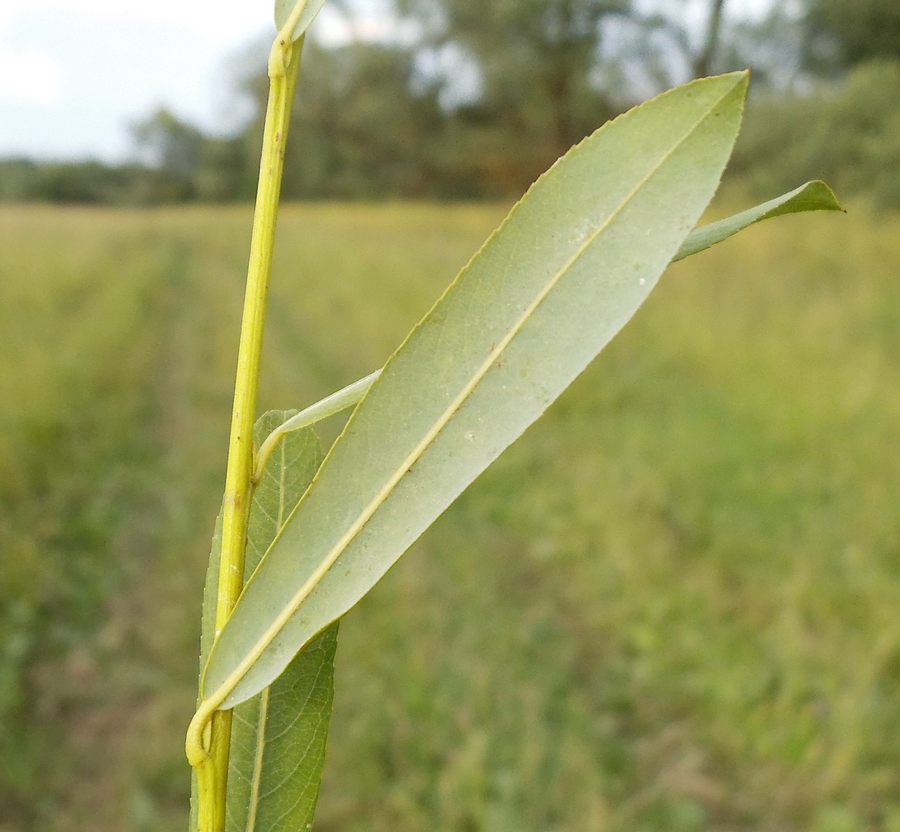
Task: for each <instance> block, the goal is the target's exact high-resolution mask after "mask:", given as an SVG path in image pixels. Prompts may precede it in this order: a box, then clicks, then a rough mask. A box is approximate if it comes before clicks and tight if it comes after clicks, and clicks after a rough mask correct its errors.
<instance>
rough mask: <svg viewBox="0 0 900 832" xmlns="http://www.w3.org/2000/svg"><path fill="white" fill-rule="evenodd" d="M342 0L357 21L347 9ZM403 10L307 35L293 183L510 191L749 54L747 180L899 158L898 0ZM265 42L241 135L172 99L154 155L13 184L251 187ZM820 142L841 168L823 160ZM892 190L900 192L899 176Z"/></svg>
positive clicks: (151, 138)
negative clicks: (370, 36)
mask: <svg viewBox="0 0 900 832" xmlns="http://www.w3.org/2000/svg"><path fill="white" fill-rule="evenodd" d="M335 8H337V9H339V10H341V12H342V14H343V15H345V22H346V24H347V29H348V30H351V31H352V29H353V24H354V17H353V12H352V9H351V8H348V7H347V6H346V5H342V4H337V5H336V6H335ZM393 9H394V14H395V16H396V19H397V20H398V21H402V22H403V24H404V26H403V30H402V31H403V32H406V33H412V34H411V35H408V36H404V37H402V38H401V37H398V38H395V39H394V40H391V41H387V42H383V41H382V42H371V41H366V40H364V39H352V38H351V39H349V40H348V41H347V42H346V43H343V44H342V45H337V46H335V45H329V46H326V45H324V44H322V43H321V42H319V41H317V40H316V39H315V38H314V37H311V38H309V39H308V42H307V45H306V47H305V50H304V55H303V83H302V84H301V85H300V89H299V92H298V99H297V102H296V106H295V114H294V118H293V120H292V125H291V141H290V143H289V145H288V151H287V152H288V156H287V159H286V164H285V179H284V185H283V192H284V195H285V197H286V198H385V197H420V198H449V199H463V198H475V197H477V198H485V197H486V198H492V197H496V198H507V197H509V196H511V195H515V194H518V193H521V191H522V190H523V189H524V188H525V187H527V185H528V184H529V183H530V182H531V181H533V179H534V178H535V177H536V176H537V175H538V174H539V173H540V172H541V171H543V170H545V169H546V168H547V167H548V166H549V165H550V164H552V162H553V161H554V160H555V159H556V158H558V157H559V156H560V155H562V153H564V152H565V151H566V149H567V148H568V147H570V146H571V145H572V144H573V143H575V142H577V141H578V140H580V139H581V138H582V137H584V136H585V135H587V134H589V133H590V132H592V131H593V130H594V129H596V128H597V127H598V126H599V125H600V124H602V123H603V122H604V121H606V120H607V119H609V118H612V117H614V116H615V115H616V114H618V113H620V112H622V111H623V110H625V109H626V108H627V107H629V106H630V105H631V104H633V103H634V102H635V101H637V100H640V99H642V98H645V97H647V96H649V95H652V94H653V93H655V92H658V91H660V90H662V89H665V88H667V87H669V86H672V85H674V84H677V83H680V82H682V81H685V80H687V79H689V78H691V77H700V76H703V75H708V74H711V73H714V72H720V71H727V70H730V69H736V68H742V67H746V66H750V67H752V68H753V69H754V74H755V84H754V86H755V89H756V100H755V101H754V102H752V103H751V108H750V112H749V117H748V130H747V134H748V138H747V139H746V140H744V142H743V143H742V144H741V145H740V146H739V148H738V152H737V159H736V162H737V168H738V170H741V171H744V172H745V174H746V175H747V176H748V177H749V178H750V180H752V181H759V182H761V183H762V182H765V184H766V185H769V184H778V183H777V182H776V180H778V177H779V175H780V174H779V170H780V169H781V168H780V167H779V165H778V164H777V163H775V164H774V166H773V157H772V154H773V152H774V153H776V154H779V155H780V157H783V158H784V160H785V161H784V165H783V166H782V167H785V168H786V167H787V166H788V165H789V164H792V165H793V166H794V168H795V170H794V171H793V173H788V172H787V170H785V174H784V175H785V177H788V176H790V178H791V180H792V181H793V179H796V177H797V175H799V174H800V171H797V170H796V168H798V167H799V168H800V169H801V170H802V172H803V173H807V172H808V173H809V174H810V175H830V176H831V178H832V179H835V181H836V182H837V184H839V185H840V184H841V177H842V176H843V177H844V178H845V179H846V178H847V177H846V176H844V174H843V173H841V171H843V169H844V167H845V166H847V165H850V166H851V167H852V166H853V165H854V164H855V165H856V167H857V168H859V167H860V166H861V165H862V166H863V167H865V168H866V169H867V170H868V171H869V172H868V173H865V172H862V173H861V172H860V171H859V170H857V171H855V172H854V173H853V175H852V176H851V177H850V179H851V180H852V181H851V184H852V185H853V187H854V188H857V189H859V188H864V187H865V186H866V181H868V180H869V179H873V180H874V179H876V178H877V175H876V169H877V168H878V167H879V166H880V165H883V164H884V163H885V162H886V161H887V162H890V161H891V160H893V159H894V158H895V157H896V160H897V161H898V162H900V138H897V136H898V134H900V130H898V129H897V119H898V118H900V115H898V113H900V96H897V97H893V95H894V92H895V91H897V92H900V81H897V80H896V76H897V72H900V70H897V67H900V4H898V3H896V0H801V2H799V4H798V3H789V2H787V0H776V2H773V3H772V4H771V5H770V7H769V8H768V11H767V12H766V13H765V14H763V15H761V16H758V17H756V18H746V17H739V16H737V15H736V14H735V13H734V12H733V11H732V10H731V9H730V7H729V2H728V0H705V2H703V0H669V2H664V1H663V0H659V2H655V3H654V2H652V0H487V1H486V2H485V0H395V2H394V6H393ZM258 58H259V59H258V60H256V61H254V62H250V61H248V64H249V63H253V65H254V66H255V67H258V68H259V69H258V70H257V69H255V70H253V71H251V72H249V73H247V74H245V75H244V76H243V77H241V78H240V79H239V80H238V82H237V84H236V89H235V95H236V96H242V97H244V98H246V99H247V100H249V101H250V102H251V104H252V106H251V108H250V111H251V112H252V116H251V117H250V118H248V119H247V121H246V123H245V124H244V125H243V127H242V128H241V129H240V130H239V131H237V132H236V133H234V134H233V135H231V136H228V137H224V138H223V137H218V136H212V135H208V134H207V133H205V132H204V131H202V130H201V129H199V128H198V127H196V126H195V125H192V124H190V123H188V122H186V121H184V120H182V119H179V118H178V117H176V116H175V115H174V114H172V113H171V112H169V111H168V110H165V109H161V110H159V111H158V112H156V113H153V114H152V115H150V116H149V117H147V118H146V119H144V120H143V121H142V122H140V123H139V124H136V125H134V127H133V129H132V136H133V140H134V145H135V149H136V151H137V153H136V157H137V158H140V159H142V160H143V161H141V162H137V161H135V162H131V163H128V164H124V165H117V166H110V165H104V164H101V163H99V162H80V163H37V162H33V161H29V160H25V159H13V160H6V161H0V199H5V200H12V199H40V200H47V201H57V202H88V203H90V202H94V203H112V204H148V203H163V202H183V201H193V200H199V201H240V200H249V199H252V197H253V194H254V192H255V176H256V174H255V171H256V169H257V164H258V158H259V140H260V139H259V136H260V134H261V120H262V117H263V112H264V103H265V96H266V90H267V79H266V77H265V74H264V71H263V70H262V68H263V67H265V59H264V53H260V55H259V56H258ZM873 66H874V67H875V68H874V69H873ZM895 84H896V86H895ZM860 95H862V101H860ZM869 105H871V108H870V107H869ZM857 111H864V112H862V113H858V112H857ZM798 114H799V115H802V116H803V123H802V124H800V123H798V120H797V119H796V118H792V116H795V115H798ZM835 130H838V131H839V132H841V134H842V138H841V140H840V141H839V142H838V143H837V144H838V145H839V147H840V149H841V152H840V153H837V154H836V151H835V142H834V141H833V140H832V139H833V137H832V136H830V135H829V133H830V132H833V131H835ZM815 131H819V134H820V135H819V137H818V139H813V138H810V136H811V133H813V132H815ZM873 135H874V136H876V141H875V145H876V146H877V147H876V149H875V151H874V155H873V151H871V147H872V136H873ZM773 142H774V144H773ZM879 142H880V144H879ZM798 146H799V149H798ZM866 148H869V151H866ZM867 152H868V156H866V153H867ZM804 153H805V154H806V156H805V157H804ZM817 153H818V154H820V155H821V154H824V156H827V159H824V161H823V162H822V165H823V166H824V167H825V168H827V169H823V170H821V171H819V170H817V169H816V165H817V164H818V162H817V158H818V157H817V156H816V154H817ZM860 154H862V156H863V157H866V158H864V159H861V158H860ZM798 157H803V158H798ZM869 157H871V158H869ZM898 167H900V166H898ZM895 169H897V168H895ZM761 171H762V173H763V174H764V173H765V171H768V177H766V176H765V175H762V174H761ZM836 171H837V173H836ZM882 171H883V169H882ZM895 178H896V177H895ZM863 180H865V181H863ZM888 190H889V195H888V201H892V200H893V199H894V197H893V196H892V194H894V193H895V192H896V194H897V196H896V204H900V185H897V184H896V183H894V184H893V185H892V186H891V187H890V188H889V189H888Z"/></svg>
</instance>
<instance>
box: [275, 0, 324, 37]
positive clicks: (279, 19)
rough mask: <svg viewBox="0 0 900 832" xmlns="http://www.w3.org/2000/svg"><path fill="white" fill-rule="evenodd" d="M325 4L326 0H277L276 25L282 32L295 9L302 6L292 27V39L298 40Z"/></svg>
mask: <svg viewBox="0 0 900 832" xmlns="http://www.w3.org/2000/svg"><path fill="white" fill-rule="evenodd" d="M324 5H325V0H299V2H298V1H297V0H275V27H276V28H277V29H278V31H279V32H280V31H281V30H282V29H283V28H284V27H285V26H286V25H287V24H288V21H289V20H290V18H291V14H292V13H293V12H294V10H295V9H296V8H297V7H298V6H301V7H302V10H301V11H300V14H299V17H297V21H296V23H295V24H294V27H293V28H292V29H291V40H297V38H299V37H300V35H302V34H303V33H304V32H305V31H306V30H307V29H308V28H309V24H310V23H312V22H313V20H315V19H316V15H317V14H318V13H319V12H320V11H322V6H324Z"/></svg>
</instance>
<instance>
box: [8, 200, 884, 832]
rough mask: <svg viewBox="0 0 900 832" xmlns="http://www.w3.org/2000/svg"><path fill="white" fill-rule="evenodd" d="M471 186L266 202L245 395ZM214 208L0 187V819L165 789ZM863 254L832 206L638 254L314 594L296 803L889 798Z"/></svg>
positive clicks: (219, 321)
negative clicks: (498, 412) (487, 442)
mask: <svg viewBox="0 0 900 832" xmlns="http://www.w3.org/2000/svg"><path fill="white" fill-rule="evenodd" d="M502 214H503V211H502V210H501V209H499V208H496V207H489V206H488V207H446V206H445V207H436V206H430V205H401V204H397V205H391V204H388V205H380V206H360V205H355V206H344V205H321V206H288V207H287V208H286V210H285V212H284V214H283V216H282V220H281V223H280V228H279V233H280V237H279V243H278V246H277V251H276V265H275V278H274V284H273V306H272V313H271V317H270V329H269V332H268V335H267V342H266V348H265V354H264V376H265V377H264V382H263V390H262V399H263V406H264V407H299V406H303V405H305V404H308V403H310V402H311V401H313V400H315V399H316V398H318V397H320V396H322V395H324V394H326V393H328V392H330V391H331V390H333V389H335V388H336V387H338V386H340V385H342V384H345V383H348V382H350V381H352V380H354V379H355V378H357V377H359V376H361V375H363V374H364V373H366V372H369V371H371V370H373V369H375V368H376V367H378V366H380V365H381V364H382V363H383V361H384V360H385V358H386V357H387V356H388V355H389V354H390V352H391V351H392V349H393V348H394V347H395V346H396V344H397V343H398V342H399V341H400V339H401V338H402V337H403V336H404V335H405V333H406V331H407V330H408V329H409V327H410V326H411V325H412V324H413V323H414V322H415V321H416V320H417V319H418V318H419V317H420V316H421V314H422V313H423V312H424V311H425V310H426V309H427V308H428V307H429V306H430V304H431V303H432V302H433V300H434V299H435V298H436V297H437V295H438V294H439V292H440V291H441V290H442V289H443V287H444V286H445V285H446V283H447V282H448V281H449V280H450V278H451V277H452V275H453V274H454V272H455V271H456V270H457V269H458V268H459V266H461V265H462V264H463V263H464V262H465V261H466V259H468V257H469V256H470V255H471V253H472V252H473V251H474V250H475V249H476V248H477V246H478V245H479V244H480V242H481V241H482V240H483V239H484V237H485V236H486V234H487V233H488V232H489V231H490V230H491V228H492V227H493V226H494V225H495V224H496V222H497V221H498V220H499V219H500V218H501V216H502ZM248 229H249V213H248V211H246V210H245V209H226V208H186V209H177V210H176V209H167V210H158V211H145V212H138V211H135V212H108V211H90V210H84V209H81V210H74V209H46V208H29V209H27V210H25V209H22V208H20V207H15V208H12V207H11V208H5V209H2V212H0V344H2V350H0V389H2V391H3V396H2V398H0V464H2V469H3V471H4V472H5V476H4V478H3V482H2V483H0V547H2V556H0V557H2V560H0V612H2V618H0V638H2V642H0V649H2V652H0V709H2V710H0V720H2V724H3V726H4V732H3V733H2V734H0V742H2V745H0V807H2V808H0V832H12V830H16V832H19V830H22V832H31V830H37V829H40V830H42V832H45V831H47V830H49V832H57V831H58V832H64V831H68V830H71V831H72V832H88V830H95V829H96V830H122V832H125V830H135V832H153V831H154V830H162V829H171V828H176V829H177V828H182V827H181V824H183V823H185V817H186V795H187V785H188V770H187V764H186V763H185V762H184V761H183V759H182V752H181V745H182V739H183V730H184V727H185V726H186V724H187V721H188V719H189V717H190V712H191V707H192V704H193V697H194V690H193V686H194V683H195V675H196V639H197V632H198V621H197V618H198V609H197V605H198V603H199V597H200V584H201V581H202V573H203V567H204V559H205V556H206V552H207V550H208V538H209V534H210V531H211V527H212V521H213V517H214V514H215V509H216V503H217V501H218V492H219V489H220V488H221V479H222V476H223V469H224V452H225V444H226V434H227V423H228V411H229V406H230V402H229V399H230V387H231V383H232V373H233V363H234V355H235V351H236V342H237V324H238V316H239V305H240V300H241V294H242V282H243V275H244V269H245V259H246V251H247V243H248V240H247V237H248ZM898 270H900V218H898V217H896V216H893V217H887V218H884V219H881V220H877V219H873V218H872V217H870V216H866V215H865V214H863V213H860V215H859V216H854V215H853V214H851V215H850V216H848V217H833V216H823V217H805V218H803V217H801V218H790V219H787V220H782V221H776V222H773V223H770V224H767V225H765V226H762V227H759V228H757V229H753V230H752V231H750V232H746V233H745V234H743V235H741V236H740V237H738V238H736V239H735V240H733V241H730V242H728V243H726V244H724V245H722V246H720V247H718V248H716V249H714V250H713V251H711V252H708V253H706V254H703V255H699V256H697V257H695V258H692V259H690V260H688V261H685V262H684V263H682V264H679V265H678V266H677V267H675V268H673V269H671V270H670V272H669V273H668V275H667V276H666V277H665V278H664V280H663V283H662V285H661V286H660V288H659V289H658V290H657V291H656V292H655V293H654V295H653V296H652V297H651V299H650V301H649V302H648V304H647V305H646V306H645V308H644V309H642V310H641V311H640V312H639V314H638V315H637V317H636V318H635V320H634V321H633V322H632V323H631V324H629V326H628V327H627V328H626V329H625V331H624V332H623V333H622V334H621V335H620V336H619V337H618V338H617V339H616V340H615V341H614V342H613V343H612V344H611V345H610V346H609V347H608V348H607V350H606V351H605V352H604V353H603V355H601V357H600V359H599V360H598V361H597V362H595V364H594V365H593V366H592V367H591V368H590V369H589V370H588V371H587V372H586V373H585V374H584V375H583V376H582V377H581V378H580V379H579V380H578V381H577V382H576V384H575V385H574V386H573V387H572V389H570V390H569V391H568V392H567V393H566V394H565V395H564V396H563V398H562V399H561V400H560V401H559V402H558V403H557V404H556V405H554V406H553V407H552V408H551V409H550V411H549V412H548V413H547V415H546V416H545V418H544V419H542V420H541V421H540V422H539V423H538V424H537V425H536V426H535V427H534V428H532V429H531V430H530V431H529V432H528V434H527V435H526V436H525V437H524V438H523V439H522V440H521V441H520V442H519V443H517V444H516V445H515V446H514V447H513V448H512V449H511V450H510V451H509V452H508V453H507V454H506V455H504V456H503V457H502V458H501V459H500V461H498V462H497V463H496V464H495V465H494V466H493V467H492V468H491V469H490V470H489V471H488V472H487V473H486V474H485V475H484V476H483V477H482V478H481V480H479V481H478V482H477V483H476V484H475V485H474V486H473V487H472V488H471V489H469V491H468V492H467V493H466V494H465V495H464V496H463V497H462V499H461V500H460V501H459V502H458V504H457V505H456V506H454V507H453V508H452V509H451V510H450V511H449V512H448V513H447V514H446V515H445V516H444V517H443V518H442V519H441V520H440V521H439V522H438V523H437V525H436V526H435V527H434V528H433V529H432V530H431V531H429V532H428V533H427V534H426V535H425V536H424V537H423V539H422V540H421V541H420V542H419V543H418V544H417V545H416V546H415V547H414V549H413V550H412V551H411V552H410V553H409V554H408V555H407V556H406V557H405V558H404V559H403V560H402V561H401V563H400V565H399V566H398V567H397V568H396V569H395V570H394V571H393V572H392V573H391V574H390V575H389V576H388V577H387V578H386V579H385V580H384V581H383V582H382V584H381V585H380V586H379V587H378V588H377V590H376V591H375V592H374V593H373V594H372V595H371V596H369V597H368V598H367V599H366V600H365V601H364V602H363V603H362V604H361V605H360V606H359V608H358V609H357V610H355V611H354V612H353V613H352V614H350V615H349V616H348V617H347V619H346V620H345V622H344V624H343V625H342V628H341V644H340V650H339V659H338V668H337V686H338V688H337V701H336V709H335V715H334V723H333V729H332V735H331V741H330V746H329V757H328V762H327V765H326V780H325V785H324V788H323V795H322V802H321V804H320V813H319V820H318V822H317V828H318V829H319V830H320V832H337V831H338V830H340V832H388V830H390V832H420V830H429V832H482V830H483V832H563V830H565V832H569V831H570V830H571V832H595V831H596V832H606V831H607V830H609V832H619V830H621V832H641V831H642V830H647V832H651V830H661V829H665V830H675V832H678V831H679V830H684V832H690V831H691V830H715V832H732V831H733V830H760V832H763V830H765V831H766V832H768V831H769V830H779V832H780V830H786V831H787V830H790V831H791V832H793V830H797V832H800V830H812V832H857V831H858V830H859V831H860V832H862V830H865V831H866V832H870V831H871V832H898V831H900V785H898V781H897V771H898V770H900V747H898V745H897V742H896V737H897V736H898V733H900V615H898V613H897V610H898V609H900V566H898V564H900V557H898V555H900V551H898V549H900V543H898V541H900V514H898V512H897V511H896V503H897V494H898V483H900V450H898V449H900V377H898V376H900V359H898V355H900V283H898V281H897V279H896V275H897V273H898ZM338 426H339V424H330V425H328V426H327V428H326V434H327V435H328V436H329V437H332V436H333V435H334V433H335V431H336V429H337V427H338ZM148 564H149V565H150V572H151V574H152V575H153V577H152V578H151V579H150V580H144V581H138V580H137V579H136V577H135V576H136V574H137V567H138V566H140V567H141V569H142V570H146V569H147V566H148Z"/></svg>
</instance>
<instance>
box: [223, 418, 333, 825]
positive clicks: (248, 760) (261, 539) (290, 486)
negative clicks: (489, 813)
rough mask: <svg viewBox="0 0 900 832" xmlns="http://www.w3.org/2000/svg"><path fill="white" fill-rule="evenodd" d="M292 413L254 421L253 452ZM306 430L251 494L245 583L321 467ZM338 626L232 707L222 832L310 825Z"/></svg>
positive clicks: (286, 442) (274, 459)
mask: <svg viewBox="0 0 900 832" xmlns="http://www.w3.org/2000/svg"><path fill="white" fill-rule="evenodd" d="M292 415H293V411H290V412H283V411H270V412H268V413H266V414H264V415H263V416H261V417H260V418H259V420H258V421H257V423H256V428H255V431H254V439H255V444H256V447H257V448H258V447H260V445H261V444H262V442H263V440H264V439H265V438H266V436H268V434H269V433H271V432H272V431H273V430H274V429H275V428H276V427H278V426H279V425H281V424H282V423H283V422H284V421H285V419H287V418H290V417H291V416H292ZM322 459H323V453H322V447H321V445H320V444H319V440H318V438H317V437H316V435H315V433H314V432H313V431H312V430H309V429H305V430H299V431H296V432H294V433H291V434H289V435H287V436H285V437H284V438H283V439H282V440H281V441H280V442H279V444H278V447H277V448H276V449H275V451H274V452H273V454H272V456H271V457H270V458H269V463H268V465H267V466H266V469H265V471H264V473H263V476H262V479H261V480H260V482H259V484H258V485H257V487H256V490H255V492H254V494H253V506H252V509H251V512H250V522H249V528H248V530H247V556H246V561H245V566H244V574H245V578H249V577H250V575H252V573H253V571H254V570H255V569H256V567H257V566H258V565H259V563H260V561H261V560H262V558H263V556H264V555H265V553H266V551H267V550H268V548H269V547H270V546H271V545H272V541H273V540H275V538H276V537H277V536H278V533H279V532H280V531H281V529H282V528H283V527H284V524H285V523H286V522H287V519H288V517H289V516H290V514H291V512H292V511H293V509H294V507H295V506H296V505H297V503H298V502H299V501H300V498H301V497H302V496H303V493H304V492H305V491H306V489H307V488H308V486H309V484H310V482H312V479H313V477H314V475H315V473H316V470H317V469H318V467H319V465H320V464H321V463H322ZM336 647H337V624H334V625H332V626H331V627H329V628H328V629H327V630H326V631H325V632H324V633H322V634H321V635H320V636H319V637H318V638H316V639H315V640H314V641H313V642H312V643H311V644H310V645H309V646H308V647H307V649H306V650H304V651H303V652H302V653H301V654H300V655H299V656H297V657H296V658H295V659H294V660H293V661H292V662H291V663H290V664H289V665H288V667H287V669H286V670H285V672H284V673H283V674H282V675H281V676H279V677H278V679H276V680H275V681H274V682H273V683H272V684H271V685H270V686H269V687H267V688H266V689H265V690H263V691H262V692H261V693H260V694H259V695H258V696H255V697H253V698H252V699H250V700H249V701H247V702H244V703H242V704H241V705H240V706H238V707H237V708H235V710H234V717H233V722H232V729H231V754H230V757H229V765H228V794H227V798H226V805H225V808H226V818H225V820H226V824H225V828H226V832H281V830H284V831H285V832H287V830H296V829H306V828H307V826H308V824H312V819H313V815H314V813H315V808H316V801H317V799H318V795H319V784H320V782H321V777H322V766H323V764H324V761H325V741H326V739H327V735H328V724H329V719H330V717H331V705H332V701H333V698H334V654H335V649H336Z"/></svg>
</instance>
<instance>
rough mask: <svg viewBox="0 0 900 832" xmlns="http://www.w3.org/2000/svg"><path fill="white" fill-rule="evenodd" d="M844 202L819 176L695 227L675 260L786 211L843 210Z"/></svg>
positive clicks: (791, 212)
mask: <svg viewBox="0 0 900 832" xmlns="http://www.w3.org/2000/svg"><path fill="white" fill-rule="evenodd" d="M843 210H844V209H843V207H842V206H841V203H840V202H838V199H837V197H836V196H835V195H834V191H832V190H831V188H829V187H828V185H826V184H825V183H824V182H821V181H819V180H818V179H817V180H815V181H813V182H807V183H806V184H805V185H801V186H800V187H799V188H795V189H794V190H793V191H790V192H789V193H786V194H782V195H781V196H778V197H775V199H770V200H769V201H768V202H763V203H762V204H761V205H756V206H754V207H753V208H748V209H747V210H746V211H741V213H740V214H735V215H734V216H732V217H727V218H726V219H724V220H719V221H718V222H711V223H710V224H709V225H703V226H701V227H700V228H695V229H694V230H693V231H692V232H691V233H690V235H689V236H688V238H687V239H686V240H685V241H684V244H683V245H682V246H681V248H680V249H678V253H677V254H676V255H675V256H674V257H673V258H672V262H673V263H674V262H675V261H676V260H683V259H684V258H685V257H690V256H691V255H692V254H697V252H700V251H704V250H705V249H708V248H710V247H711V246H714V245H716V243H721V242H722V240H727V239H728V238H729V237H731V236H733V235H735V234H737V233H738V231H743V230H744V229H745V228H747V227H748V226H751V225H753V224H754V223H757V222H762V221H763V220H769V219H772V218H773V217H782V216H784V215H785V214H800V213H802V212H804V211H843Z"/></svg>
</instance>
